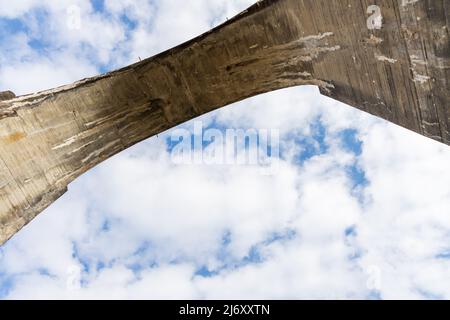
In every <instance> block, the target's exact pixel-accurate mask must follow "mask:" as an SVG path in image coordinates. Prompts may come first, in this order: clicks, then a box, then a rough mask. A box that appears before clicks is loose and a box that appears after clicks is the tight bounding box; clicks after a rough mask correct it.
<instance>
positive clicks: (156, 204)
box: [0, 0, 450, 299]
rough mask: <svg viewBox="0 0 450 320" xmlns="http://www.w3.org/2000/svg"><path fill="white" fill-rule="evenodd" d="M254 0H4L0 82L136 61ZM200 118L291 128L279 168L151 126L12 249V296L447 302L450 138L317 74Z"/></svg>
mask: <svg viewBox="0 0 450 320" xmlns="http://www.w3.org/2000/svg"><path fill="white" fill-rule="evenodd" d="M253 2H254V0H193V1H184V0H120V1H118V0H104V1H102V0H95V1H88V0H71V1H50V0H47V1H44V0H18V1H7V0H0V8H1V9H0V91H4V90H12V91H14V92H15V93H16V94H25V93H30V92H35V91H38V90H41V89H47V88H50V87H54V86H58V85H62V84H67V83H70V82H73V81H75V80H78V79H81V78H84V77H88V76H94V75H96V74H99V73H103V72H106V71H109V70H113V69H116V68H119V67H122V66H125V65H127V64H130V63H133V62H136V61H138V60H139V58H146V57H149V56H152V55H154V54H156V53H159V52H161V51H163V50H165V49H168V48H171V47H173V46H175V45H177V44H179V43H181V42H183V41H185V40H188V39H190V38H192V37H194V36H196V35H198V34H201V33H202V32H204V31H207V30H208V29H210V28H211V27H213V26H216V25H218V24H220V23H221V22H223V21H225V20H226V19H227V18H230V17H232V16H233V15H234V14H236V13H238V12H239V11H241V10H243V9H245V8H246V7H248V6H249V5H251V4H252V3H253ZM198 121H201V124H202V125H203V126H204V127H205V128H206V127H208V128H211V127H212V128H219V129H220V130H225V129H227V128H228V129H233V128H235V129H239V128H242V129H249V128H253V129H256V130H259V129H263V128H264V129H270V130H274V131H277V130H278V132H279V133H280V137H281V138H280V150H281V153H280V158H279V159H275V160H274V161H273V163H276V170H274V171H273V172H272V173H271V174H267V172H266V173H264V174H263V173H262V170H260V169H261V168H259V167H258V166H254V165H208V164H205V163H204V164H189V163H181V164H180V163H176V162H174V161H173V157H172V154H171V151H172V148H171V147H170V146H169V145H170V141H169V140H170V137H171V134H172V132H173V131H169V132H167V133H165V134H163V135H160V136H158V137H154V138H151V139H149V140H148V141H145V142H143V143H141V144H139V145H137V146H135V147H133V148H131V149H130V150H127V151H126V152H123V153H122V154H120V155H117V156H116V157H114V158H112V159H110V160H108V161H106V162H105V163H103V164H102V165H100V166H98V167H97V168H95V169H94V170H92V171H91V172H89V173H88V174H86V175H84V176H83V177H81V178H80V179H78V180H77V181H76V182H75V183H73V184H72V185H70V186H69V192H68V193H67V194H65V195H64V196H63V197H62V198H61V199H60V200H58V201H57V202H56V203H55V204H54V205H53V206H51V207H50V208H49V209H47V210H46V211H45V212H44V213H42V214H41V215H40V216H39V217H38V218H37V219H35V220H34V221H33V222H32V223H31V224H30V225H29V226H27V227H26V228H25V229H23V230H22V231H21V232H20V233H19V234H18V235H17V236H15V237H14V238H13V239H12V240H11V241H9V242H8V243H7V244H6V245H5V246H3V247H1V248H0V298H4V299H8V298H9V299H16V298H25V299H28V298H59V299H66V298H75V299H81V298H87V299H93V298H107V299H119V298H125V299H133V298H137V299H146V298H150V299H152V298H158V299H191V298H197V299H206V298H209V299H217V298H222V299H229V298H237V299H241V298H250V299H254V298H264V299H281V298H286V299H305V298H320V299H330V298H339V299H343V298H351V299H354V298H359V299H393V298H406V299H411V298H412V299H415V298H419V299H422V298H423V299H433V298H441V299H450V286H449V283H450V212H449V211H450V210H449V209H450V186H449V181H450V148H448V147H446V146H444V145H441V144H439V143H437V142H434V141H431V140H428V139H426V138H424V137H421V136H419V135H417V134H415V133H412V132H409V131H407V130H405V129H402V128H399V127H397V126H395V125H392V124H389V123H386V122H385V121H382V120H379V119H377V118H374V117H372V116H369V115H367V114H364V113H362V112H360V111H357V110H354V109H352V108H351V107H348V106H346V105H343V104H341V103H338V102H335V101H333V100H331V99H328V98H325V97H322V96H320V95H319V92H318V90H317V89H316V88H315V87H302V88H293V89H289V90H281V91H278V92H273V93H270V94H266V95H262V96H258V97H255V98H252V99H248V100H246V101H243V102H240V103H237V104H234V105H232V106H228V107H226V108H224V109H222V110H219V111H217V112H214V113H212V114H209V115H206V116H204V117H202V118H201V119H198ZM183 128H185V129H188V130H191V131H193V128H194V123H187V124H184V125H183ZM206 147H207V146H205V148H206ZM200 151H201V150H200Z"/></svg>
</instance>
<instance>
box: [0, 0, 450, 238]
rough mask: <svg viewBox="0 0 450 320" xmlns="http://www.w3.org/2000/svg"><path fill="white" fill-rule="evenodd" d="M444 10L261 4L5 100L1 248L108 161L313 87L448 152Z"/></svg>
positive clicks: (379, 4)
mask: <svg viewBox="0 0 450 320" xmlns="http://www.w3.org/2000/svg"><path fill="white" fill-rule="evenodd" d="M373 5H375V6H373ZM449 8H450V0H371V1H367V0H265V1H260V2H258V3H257V4H255V5H254V6H252V7H251V8H249V9H248V10H247V11H245V12H244V13H242V14H240V15H239V16H237V17H236V18H234V19H232V20H230V21H228V22H227V23H225V24H224V25H222V26H220V27H218V28H216V29H214V30H212V31H211V32H209V33H207V34H205V35H202V36H200V37H198V38H196V39H194V40H192V41H190V42H188V43H185V44H183V45H181V46H179V47H176V48H174V49H172V50H169V51H167V52H164V53H162V54H159V55H157V56H155V57H153V58H150V59H147V60H144V61H142V62H139V63H137V64H134V65H132V66H129V67H127V68H124V69H121V70H118V71H115V72H112V73H109V74H106V75H102V76H99V77H96V78H92V79H86V80H82V81H80V82H77V83H75V84H72V85H68V86H64V87H61V88H57V89H53V90H49V91H45V92H40V93H37V94H32V95H27V96H21V97H14V95H12V93H4V94H0V244H1V243H4V242H5V241H6V240H7V239H9V238H10V237H11V236H12V235H14V234H15V233H16V232H17V231H18V230H20V229H21V228H22V227H23V226H24V225H25V224H27V223H28V222H29V221H31V220H32V219H33V218H34V217H35V216H36V215H37V214H39V213H40V212H41V211H42V210H44V209H45V208H46V207H47V206H49V205H50V204H51V203H52V202H53V201H55V199H57V198H58V197H59V196H61V195H62V194H63V193H64V192H65V191H66V188H67V185H68V184H69V183H70V182H71V181H73V180H74V179H75V178H76V177H78V176H80V175H81V174H83V173H84V172H86V171H87V170H89V169H90V168H92V167H93V166H95V165H97V164H98V163H100V162H102V161H103V160H105V159H107V158H109V157H111V156H112V155H114V154H116V153H118V152H120V151H122V150H124V149H126V148H128V147H129V146H131V145H133V144H135V143H137V142H139V141H141V140H143V139H146V138H148V137H150V136H153V135H155V134H157V133H159V132H162V131H164V130H166V129H169V128H171V127H173V126H175V125H177V124H179V123H182V122H184V121H187V120H190V119H192V118H194V117H196V116H198V115H201V114H204V113H206V112H209V111H212V110H215V109H217V108H220V107H222V106H225V105H227V104H230V103H232V102H235V101H239V100H242V99H244V98H247V97H251V96H254V95H257V94H260V93H264V92H268V91H272V90H276V89H280V88H285V87H290V86H297V85H304V84H310V85H311V84H312V85H317V86H319V88H320V91H321V93H322V94H324V95H327V96H330V97H332V98H335V99H337V100H339V101H343V102H345V103H347V104H349V105H352V106H354V107H356V108H358V109H361V110H364V111H367V112H370V113H371V114H374V115H376V116H379V117H381V118H384V119H386V120H389V121H391V122H393V123H396V124H398V125H401V126H403V127H405V128H408V129H411V130H414V131H415V132H418V133H420V134H422V135H425V136H427V137H430V138H433V139H435V140H438V141H440V142H443V143H446V144H450V128H449V126H450V121H449V120H450V109H449V105H448V102H449V91H450V90H449V84H448V80H449V64H450V58H449V54H450V49H449V40H448V27H449V17H450V14H449V10H450V9H449Z"/></svg>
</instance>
